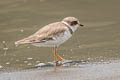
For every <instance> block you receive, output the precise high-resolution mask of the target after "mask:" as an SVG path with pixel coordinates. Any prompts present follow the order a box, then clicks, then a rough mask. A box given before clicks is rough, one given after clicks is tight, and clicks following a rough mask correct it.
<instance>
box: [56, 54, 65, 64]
mask: <svg viewBox="0 0 120 80" xmlns="http://www.w3.org/2000/svg"><path fill="white" fill-rule="evenodd" d="M56 56H57V57H58V58H59V59H61V61H63V62H64V61H65V59H64V58H62V57H61V56H60V55H58V54H57V53H56Z"/></svg>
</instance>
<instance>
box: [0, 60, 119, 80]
mask: <svg viewBox="0 0 120 80" xmlns="http://www.w3.org/2000/svg"><path fill="white" fill-rule="evenodd" d="M119 79H120V61H108V62H99V63H88V64H79V65H78V66H71V67H70V66H69V67H63V66H61V67H56V68H55V67H46V68H43V67H42V68H38V69H28V70H27V69H26V70H22V71H14V72H2V73H0V80H119Z"/></svg>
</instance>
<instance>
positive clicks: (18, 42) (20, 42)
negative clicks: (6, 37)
mask: <svg viewBox="0 0 120 80" xmlns="http://www.w3.org/2000/svg"><path fill="white" fill-rule="evenodd" d="M28 43H30V42H29V40H27V39H26V38H25V39H22V40H18V41H16V42H15V46H19V45H21V44H28Z"/></svg>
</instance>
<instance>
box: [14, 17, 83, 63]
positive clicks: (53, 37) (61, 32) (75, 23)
mask: <svg viewBox="0 0 120 80" xmlns="http://www.w3.org/2000/svg"><path fill="white" fill-rule="evenodd" d="M80 26H83V25H82V24H81V23H80V22H79V20H78V19H77V18H75V17H66V18H64V19H63V20H62V21H60V22H54V23H51V24H48V25H46V26H44V27H43V28H41V29H40V30H38V31H37V32H36V33H34V34H33V35H31V36H29V37H27V38H24V39H22V40H18V41H16V42H15V45H20V44H32V45H34V46H38V47H41V46H43V47H52V48H53V53H54V62H55V63H56V64H57V62H58V59H60V60H61V61H63V62H64V60H65V59H64V58H62V57H61V56H60V55H59V54H58V53H57V52H56V49H57V47H58V46H60V45H61V44H62V43H64V42H65V41H67V40H68V39H69V38H70V37H71V36H72V34H73V32H75V31H76V30H77V28H78V27H80Z"/></svg>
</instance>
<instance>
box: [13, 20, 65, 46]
mask: <svg viewBox="0 0 120 80" xmlns="http://www.w3.org/2000/svg"><path fill="white" fill-rule="evenodd" d="M65 30H66V26H65V25H64V24H63V23H61V22H56V23H51V24H49V25H47V26H45V27H43V28H41V29H40V30H39V31H37V32H36V33H35V34H33V35H31V36H29V37H27V38H24V39H22V40H19V41H17V42H15V44H16V45H19V44H25V43H40V42H46V41H48V40H53V36H59V35H63V34H64V31H65ZM61 33H63V34H61Z"/></svg>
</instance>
